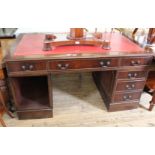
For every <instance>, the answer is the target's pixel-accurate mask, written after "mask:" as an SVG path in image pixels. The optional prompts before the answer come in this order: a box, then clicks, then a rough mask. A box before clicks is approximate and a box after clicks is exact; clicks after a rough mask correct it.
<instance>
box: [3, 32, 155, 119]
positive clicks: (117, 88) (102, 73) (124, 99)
mask: <svg viewBox="0 0 155 155" xmlns="http://www.w3.org/2000/svg"><path fill="white" fill-rule="evenodd" d="M62 35H63V34H62ZM44 37H45V34H25V35H24V34H22V35H20V36H19V37H18V38H17V41H16V43H15V45H14V47H13V48H12V50H11V51H10V53H9V54H8V55H7V57H6V60H5V61H6V67H7V73H8V76H9V81H10V84H11V87H12V93H13V97H14V101H15V106H16V110H17V114H18V117H19V119H29V118H45V117H52V116H53V112H52V111H53V100H52V75H53V74H64V73H70V72H92V75H93V78H94V81H95V83H96V85H97V87H98V89H99V91H100V93H101V95H102V97H103V99H104V102H105V104H106V106H107V109H108V111H117V110H129V109H134V108H137V107H138V104H139V99H140V97H141V93H142V91H143V88H144V85H145V81H146V78H147V75H148V72H149V67H150V64H151V62H152V58H153V53H152V52H151V51H149V50H147V51H146V50H144V49H142V48H141V47H139V46H138V45H137V44H135V43H133V42H132V41H130V40H129V39H127V38H125V37H124V36H122V35H121V34H118V33H114V34H113V36H112V40H111V49H110V50H104V49H102V48H100V47H97V46H79V45H78V46H61V47H56V48H55V49H54V50H51V51H43V50H42V49H43V40H44Z"/></svg>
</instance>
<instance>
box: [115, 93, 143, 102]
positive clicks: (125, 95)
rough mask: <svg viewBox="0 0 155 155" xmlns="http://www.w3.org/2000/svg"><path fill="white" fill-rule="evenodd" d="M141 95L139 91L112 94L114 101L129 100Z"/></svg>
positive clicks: (138, 97) (136, 98) (137, 98)
mask: <svg viewBox="0 0 155 155" xmlns="http://www.w3.org/2000/svg"><path fill="white" fill-rule="evenodd" d="M140 96H141V92H134V93H116V94H115V95H114V98H113V101H114V102H127V101H131V100H139V99H140Z"/></svg>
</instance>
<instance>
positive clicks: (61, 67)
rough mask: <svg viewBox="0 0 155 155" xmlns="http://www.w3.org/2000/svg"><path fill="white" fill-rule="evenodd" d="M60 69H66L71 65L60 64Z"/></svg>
mask: <svg viewBox="0 0 155 155" xmlns="http://www.w3.org/2000/svg"><path fill="white" fill-rule="evenodd" d="M57 66H58V67H59V69H61V70H66V69H67V68H68V67H69V64H58V65H57Z"/></svg>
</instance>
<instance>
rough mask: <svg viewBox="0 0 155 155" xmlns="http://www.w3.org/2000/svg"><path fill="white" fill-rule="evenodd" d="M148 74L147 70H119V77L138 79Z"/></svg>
mask: <svg viewBox="0 0 155 155" xmlns="http://www.w3.org/2000/svg"><path fill="white" fill-rule="evenodd" d="M146 76H147V71H130V72H119V73H118V76H117V78H118V79H131V80H133V79H138V78H145V77H146Z"/></svg>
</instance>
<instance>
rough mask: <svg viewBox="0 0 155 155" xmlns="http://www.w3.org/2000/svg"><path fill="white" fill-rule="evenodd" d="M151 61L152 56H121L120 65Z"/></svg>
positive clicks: (144, 63) (137, 64)
mask: <svg viewBox="0 0 155 155" xmlns="http://www.w3.org/2000/svg"><path fill="white" fill-rule="evenodd" d="M151 62H152V57H143V58H141V57H137V58H123V59H122V60H121V66H140V65H149V64H151Z"/></svg>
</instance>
